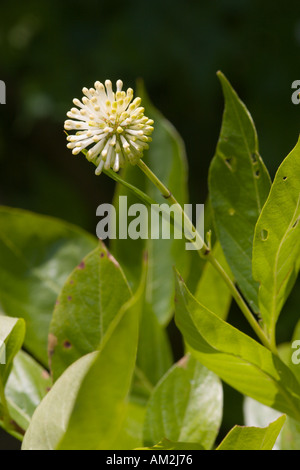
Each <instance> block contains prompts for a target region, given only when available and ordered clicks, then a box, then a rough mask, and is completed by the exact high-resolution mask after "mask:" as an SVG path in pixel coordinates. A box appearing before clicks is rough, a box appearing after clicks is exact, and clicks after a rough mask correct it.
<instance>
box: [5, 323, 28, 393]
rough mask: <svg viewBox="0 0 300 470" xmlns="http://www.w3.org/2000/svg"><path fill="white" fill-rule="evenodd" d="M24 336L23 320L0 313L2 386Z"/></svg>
mask: <svg viewBox="0 0 300 470" xmlns="http://www.w3.org/2000/svg"><path fill="white" fill-rule="evenodd" d="M24 336H25V322H24V320H22V319H21V318H9V317H5V316H4V315H0V344H1V345H2V344H5V350H4V351H3V350H2V351H3V354H2V355H1V364H0V382H1V386H2V387H3V386H5V384H6V382H7V379H8V377H9V374H10V372H11V368H12V365H13V359H14V357H15V355H16V354H17V352H18V351H19V350H20V349H21V347H22V344H23V341H24Z"/></svg>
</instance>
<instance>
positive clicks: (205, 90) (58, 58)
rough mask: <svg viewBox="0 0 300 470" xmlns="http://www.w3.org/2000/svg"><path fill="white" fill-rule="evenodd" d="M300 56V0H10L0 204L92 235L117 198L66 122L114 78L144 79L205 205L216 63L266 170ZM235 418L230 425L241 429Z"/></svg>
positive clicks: (218, 108)
mask: <svg viewBox="0 0 300 470" xmlns="http://www.w3.org/2000/svg"><path fill="white" fill-rule="evenodd" d="M299 52H300V4H299V0H290V1H289V2H273V1H271V0H265V1H264V2H262V1H259V0H219V1H216V0H210V1H208V0H206V1H204V0H202V1H195V0H194V1H193V0H191V1H189V2H184V1H183V0H164V1H160V0H152V2H141V1H137V0H131V1H130V0H129V1H128V2H121V1H119V0H115V1H114V2H113V3H109V2H104V1H96V0H86V1H85V2H80V1H78V0H73V1H72V2H71V1H68V0H66V1H65V2H62V1H58V0H51V1H50V0H44V1H43V2H41V1H38V0H28V1H27V2H21V1H17V0H11V1H10V2H5V7H4V6H2V9H1V18H0V57H1V60H0V79H1V80H4V81H5V83H6V86H7V104H6V105H2V106H1V108H0V203H1V204H5V205H9V206H15V207H21V208H25V209H30V210H32V211H36V212H39V213H43V214H51V215H53V216H57V217H61V218H63V219H65V220H67V221H70V222H73V223H76V224H77V225H80V226H82V227H83V228H85V229H87V230H89V231H91V232H92V233H94V232H95V227H96V222H97V221H96V207H97V206H98V205H99V204H101V203H103V202H109V201H110V200H111V199H112V196H113V189H114V183H113V181H112V180H110V179H109V178H107V177H105V176H101V178H97V177H95V175H94V167H93V166H92V165H91V164H89V163H87V162H86V161H85V159H84V158H83V157H82V156H78V157H74V156H73V155H72V154H71V152H70V151H69V150H67V149H66V142H65V135H64V132H63V121H64V119H65V114H66V112H67V111H68V110H69V108H70V107H71V101H72V98H74V97H78V98H81V89H82V87H83V86H87V87H89V86H92V84H93V83H94V82H95V81H96V80H100V81H104V80H105V79H106V78H110V79H111V80H112V81H116V80H117V79H118V78H121V79H122V80H123V81H124V86H125V87H126V88H127V87H129V86H131V87H133V88H135V81H136V79H137V78H139V77H142V78H143V79H144V81H145V85H146V87H147V89H148V93H149V95H150V97H151V99H152V101H153V103H154V104H155V105H156V106H157V107H158V108H159V109H160V110H161V111H162V113H163V114H164V115H165V116H166V117H167V118H168V119H169V120H170V121H171V122H172V123H173V124H174V125H175V127H176V128H177V129H178V131H179V132H180V134H181V135H182V137H183V139H184V141H185V144H186V147H187V154H188V159H189V177H190V194H191V202H194V203H196V202H197V203H202V202H204V201H205V200H206V196H207V173H208V167H209V164H210V161H211V158H212V156H213V154H214V152H215V147H216V143H217V139H218V135H219V130H220V125H221V118H222V112H223V98H222V92H221V87H220V85H219V82H218V80H217V78H216V72H217V70H222V71H223V72H224V73H225V74H226V76H227V77H228V78H229V79H230V81H231V83H232V85H233V86H234V88H235V89H236V90H237V92H238V93H239V95H240V97H241V98H242V100H243V101H244V102H245V103H246V104H247V107H248V109H249V110H250V112H251V114H252V116H253V118H254V121H255V123H256V126H257V131H258V136H259V140H260V150H261V154H262V156H263V159H264V161H265V163H266V165H267V167H268V169H269V171H270V173H271V176H272V177H273V176H274V173H275V170H276V168H277V167H278V165H279V163H280V162H281V161H282V160H283V158H284V157H285V156H286V155H287V154H288V153H289V152H290V151H291V149H292V148H293V147H294V145H295V144H296V141H297V138H298V134H299V109H300V106H295V105H293V104H292V102H291V94H292V90H291V84H292V82H293V81H294V80H296V79H300V71H299ZM299 302H300V289H299V283H298V285H297V286H296V288H295V289H294V292H293V295H292V296H291V297H290V299H289V301H288V304H287V305H286V307H285V309H284V313H285V312H287V314H286V316H285V315H283V316H282V318H281V320H280V322H279V325H281V328H280V331H279V338H278V339H279V340H280V341H286V340H289V339H290V335H291V330H292V327H293V325H294V324H295V318H299V307H298V305H299ZM234 309H235V307H234V306H233V313H231V316H232V317H233V322H234V321H236V320H235V316H234V311H235V310H234ZM228 401H230V398H228ZM234 414H235V413H234V410H232V416H231V419H232V420H233V424H237V423H238V424H242V423H240V420H239V419H237V420H236V421H234V416H233V415H234ZM236 416H240V410H237V414H236Z"/></svg>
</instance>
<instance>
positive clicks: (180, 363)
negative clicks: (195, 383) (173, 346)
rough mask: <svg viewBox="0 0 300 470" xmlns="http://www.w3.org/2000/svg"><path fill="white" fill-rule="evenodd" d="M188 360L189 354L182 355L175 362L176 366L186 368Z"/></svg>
mask: <svg viewBox="0 0 300 470" xmlns="http://www.w3.org/2000/svg"><path fill="white" fill-rule="evenodd" d="M188 360H189V356H188V355H186V356H183V357H182V358H181V359H180V360H179V361H178V362H177V366H178V367H181V368H182V369H186V368H187V363H188Z"/></svg>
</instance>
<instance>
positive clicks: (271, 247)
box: [253, 139, 300, 337]
mask: <svg viewBox="0 0 300 470" xmlns="http://www.w3.org/2000/svg"><path fill="white" fill-rule="evenodd" d="M299 221H300V139H299V141H298V144H297V145H296V147H295V148H294V150H293V151H292V152H291V153H290V154H289V155H288V156H287V157H286V159H285V160H284V161H283V163H282V164H281V165H280V167H279V169H278V171H277V173H276V176H275V179H274V182H273V185H272V188H271V192H270V195H269V197H268V200H267V202H266V204H265V206H264V208H263V210H262V213H261V215H260V217H259V220H258V222H257V225H256V229H255V239H254V247H253V276H254V277H255V279H256V280H257V281H258V282H259V284H260V288H259V307H260V315H261V318H262V319H263V322H264V324H265V325H266V328H267V331H268V332H269V333H270V336H271V337H273V336H274V335H275V326H276V322H277V319H278V316H279V313H280V311H281V309H282V306H283V304H284V303H285V301H286V299H287V297H288V295H289V293H290V291H291V288H292V287H293V285H294V282H295V280H296V277H297V275H298V272H299V268H300V223H299Z"/></svg>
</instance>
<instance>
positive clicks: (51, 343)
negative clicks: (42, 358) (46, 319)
mask: <svg viewBox="0 0 300 470" xmlns="http://www.w3.org/2000/svg"><path fill="white" fill-rule="evenodd" d="M56 346H57V337H56V336H55V335H53V334H52V333H49V336H48V356H49V361H50V359H51V357H52V356H53V354H54V350H55V348H56Z"/></svg>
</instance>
